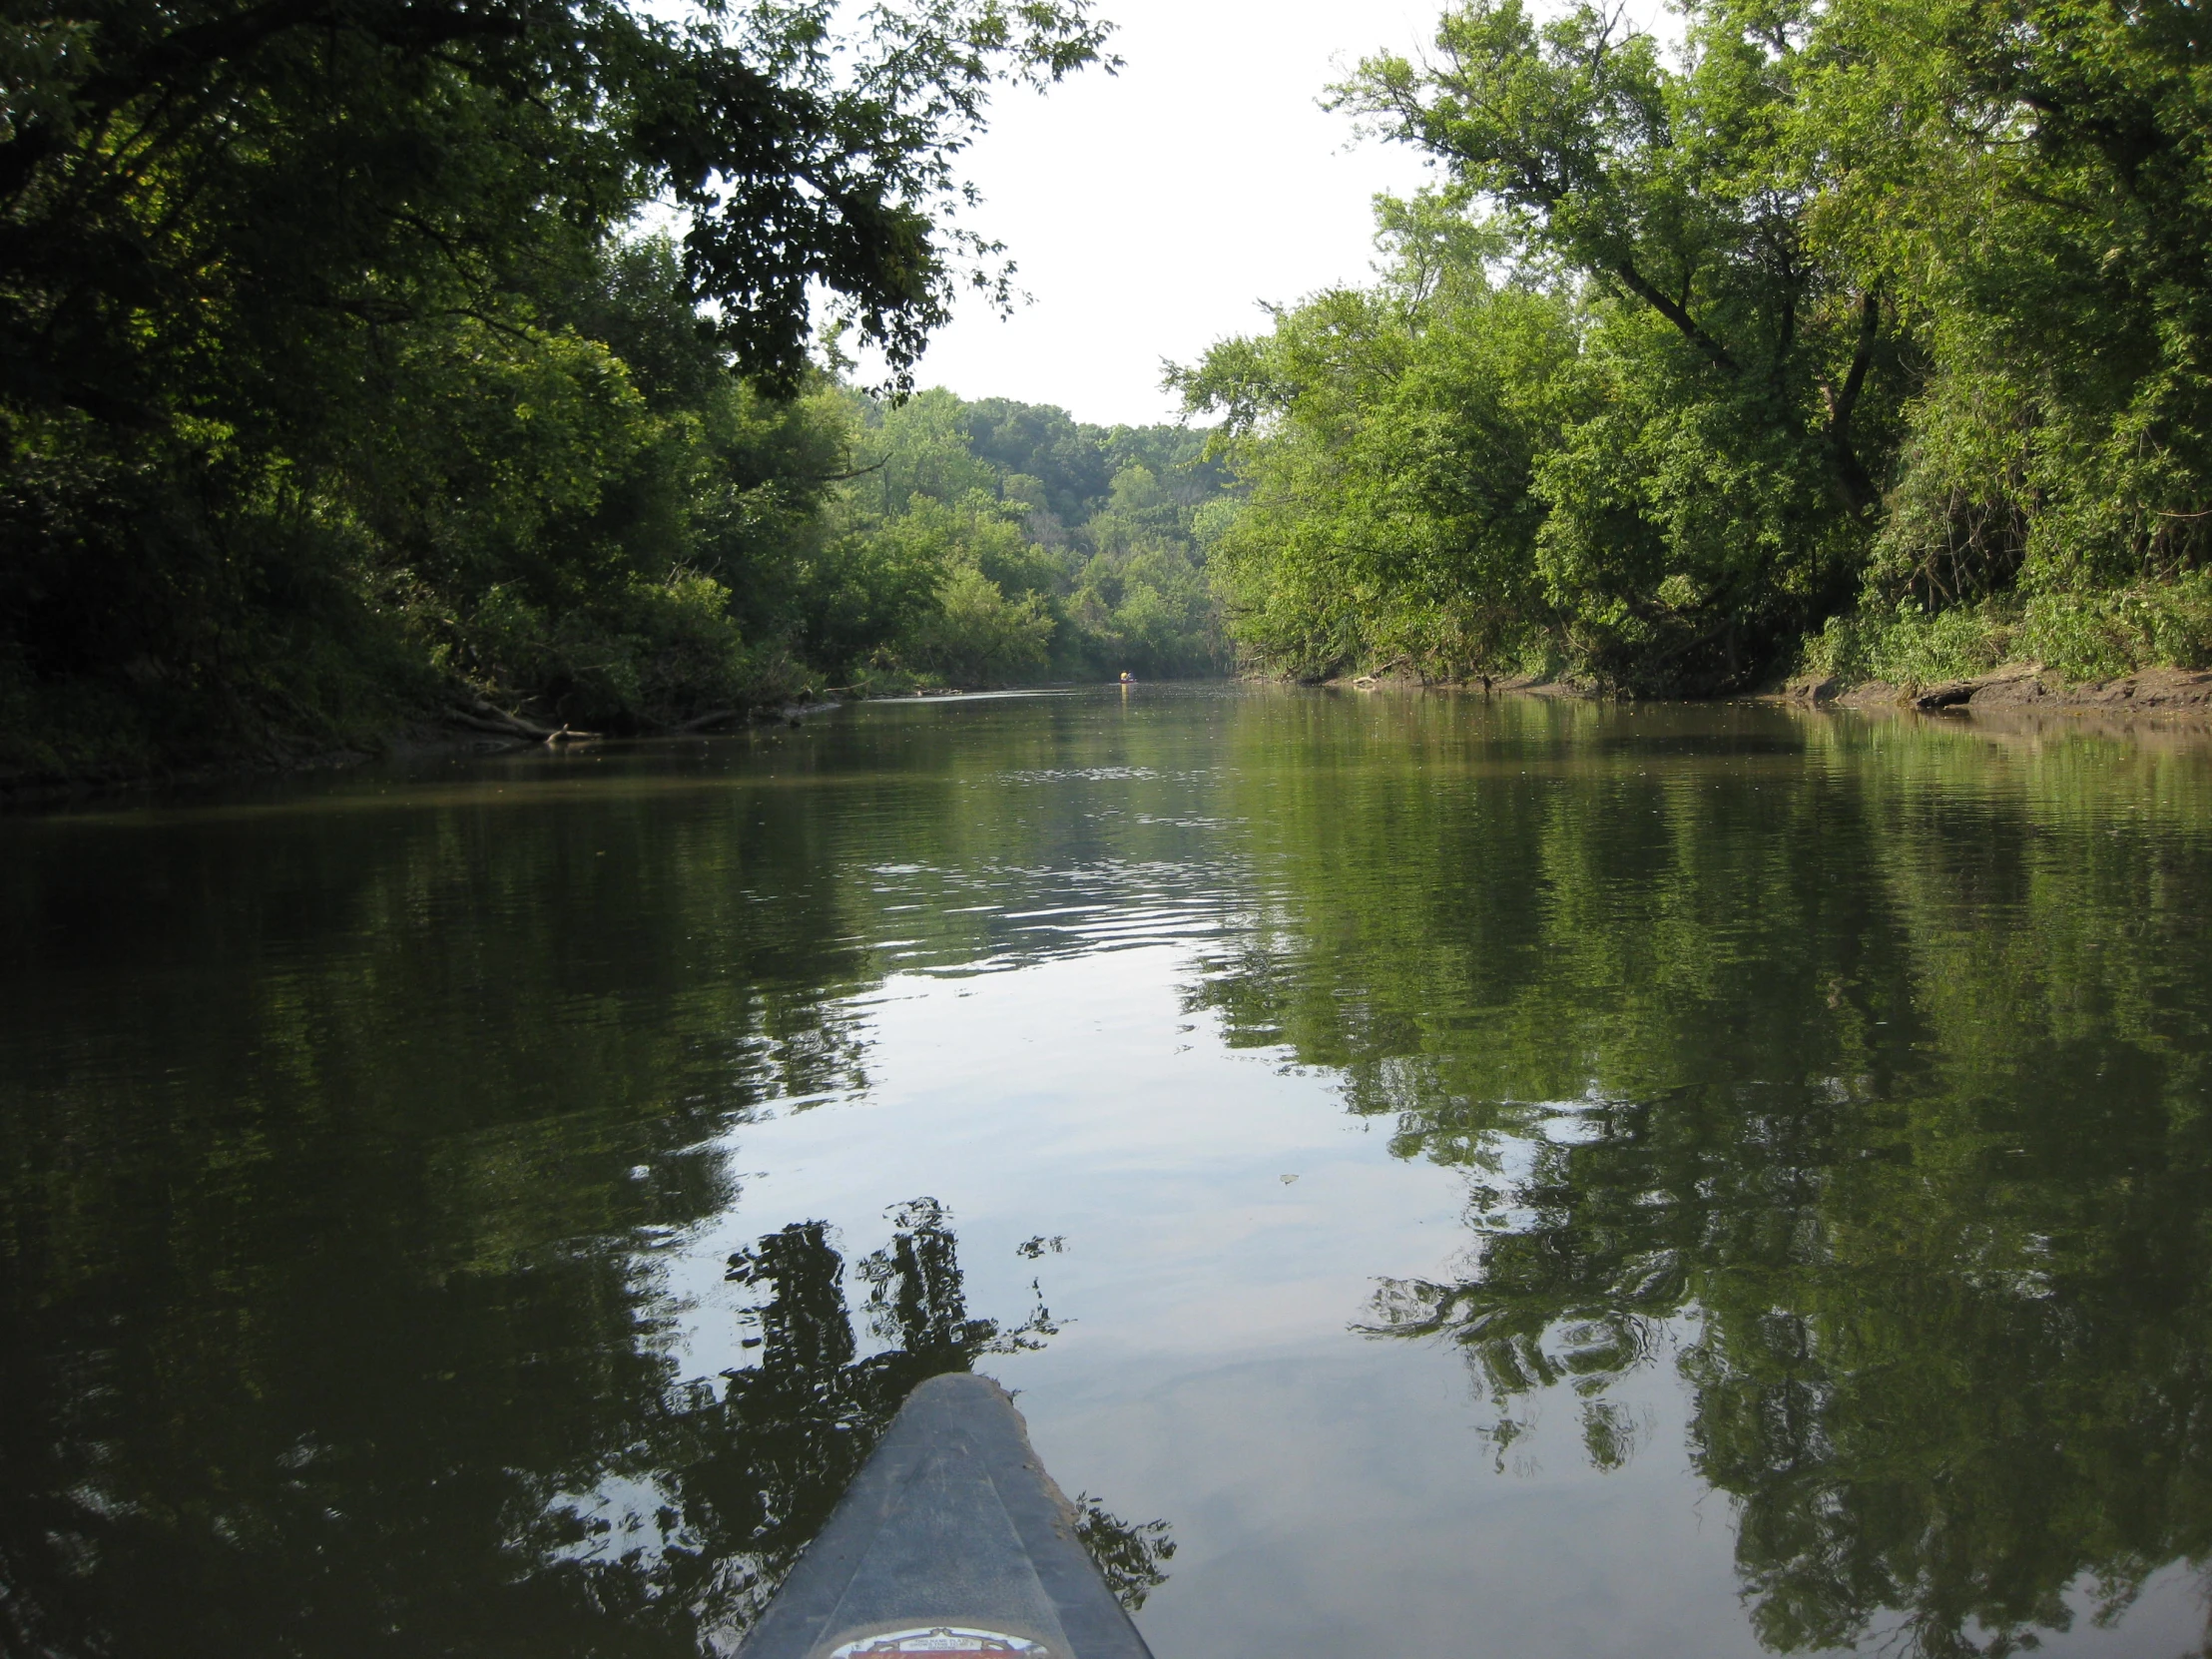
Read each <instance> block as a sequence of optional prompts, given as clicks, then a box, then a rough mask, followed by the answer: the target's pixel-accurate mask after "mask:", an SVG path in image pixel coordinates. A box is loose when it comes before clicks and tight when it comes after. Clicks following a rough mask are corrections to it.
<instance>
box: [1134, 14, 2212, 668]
mask: <svg viewBox="0 0 2212 1659" xmlns="http://www.w3.org/2000/svg"><path fill="white" fill-rule="evenodd" d="M1680 13H1681V17H1682V41H1681V47H1680V50H1679V51H1677V52H1669V51H1665V50H1663V49H1662V48H1661V47H1660V45H1659V44H1658V43H1656V42H1655V41H1653V40H1652V39H1651V38H1649V37H1648V36H1646V35H1643V34H1640V33H1637V32H1634V31H1633V30H1629V29H1624V28H1623V27H1622V26H1621V22H1620V15H1619V13H1618V12H1617V11H1613V10H1609V9H1604V8H1596V7H1590V6H1579V7H1574V8H1572V9H1564V10H1563V15H1559V16H1556V17H1555V18H1554V19H1553V20H1552V21H1549V22H1541V21H1539V20H1538V19H1537V18H1536V17H1535V16H1533V15H1532V14H1531V13H1530V11H1529V10H1528V9H1527V8H1526V7H1525V6H1523V5H1522V4H1521V3H1520V0H1472V3H1471V4H1466V5H1461V6H1456V7H1454V8H1453V9H1451V10H1450V11H1449V12H1447V13H1446V15H1445V16H1444V18H1443V20H1442V22H1441V24H1440V25H1439V27H1438V31H1437V34H1436V37H1435V49H1434V52H1433V54H1432V56H1430V57H1428V58H1427V59H1425V60H1424V61H1420V62H1414V61H1410V60H1407V59H1403V58H1397V57H1390V56H1384V57H1378V58H1372V59H1369V60H1367V61H1366V62H1364V63H1363V64H1361V66H1360V67H1359V69H1358V71H1357V72H1356V73H1355V74H1353V75H1352V76H1350V77H1349V78H1348V79H1347V80H1346V81H1345V82H1344V83H1343V84H1342V85H1341V86H1339V87H1338V88H1337V89H1336V90H1335V94H1334V96H1335V101H1336V103H1337V104H1338V106H1339V107H1341V108H1343V109H1345V110H1347V111H1349V112H1351V113H1352V114H1354V115H1355V116H1357V117H1358V118H1359V119H1361V120H1362V121H1364V122H1365V123H1367V124H1368V125H1369V126H1370V128H1371V129H1372V130H1373V131H1374V132H1376V133H1379V134H1380V135H1382V136H1383V137H1386V138H1388V139H1392V140H1395V141H1398V142H1401V143H1404V144H1408V145H1411V146H1413V147H1414V148H1416V149H1417V150H1419V151H1420V152H1422V153H1423V154H1424V155H1425V156H1426V157H1427V158H1428V159H1429V160H1430V161H1431V162H1433V164H1434V166H1435V168H1436V171H1437V181H1436V183H1435V185H1434V186H1433V187H1432V188H1431V189H1429V190H1427V191H1425V192H1423V193H1421V194H1419V195H1418V196H1417V197H1416V198H1415V199H1413V200H1410V201H1387V200H1386V201H1384V202H1383V203H1382V204H1381V242H1382V246H1383V250H1384V254H1385V260H1384V266H1385V269H1384V270H1383V274H1382V277H1381V280H1380V281H1378V282H1377V283H1376V284H1375V285H1373V286H1371V287H1366V288H1347V289H1342V290H1337V291H1331V292H1325V293H1321V294H1317V295H1315V296H1313V297H1311V298H1309V299H1308V300H1306V301H1305V302H1304V303H1302V304H1299V305H1297V306H1295V307H1292V308H1288V309H1285V310H1282V311H1279V312H1278V313H1277V315H1276V319H1275V324H1274V326H1273V328H1272V329H1270V330H1269V331H1268V332H1266V333H1265V334H1262V335H1260V336H1257V337H1254V338H1249V339H1238V340H1231V341H1226V342H1224V343H1222V344H1220V345H1218V346H1216V347H1215V348H1214V349H1213V350H1212V351H1210V352H1208V353H1207V354H1206V355H1205V357H1204V358H1203V360H1201V361H1199V362H1197V363H1195V364H1192V365H1190V366H1188V367H1186V368H1184V369H1183V370H1181V371H1179V373H1178V374H1177V376H1176V378H1177V380H1178V382H1179V383H1180V385H1181V387H1182V389H1183V392H1184V395H1185V397H1186V399H1187V400H1188V404H1189V407H1190V408H1191V409H1192V410H1193V411H1210V412H1213V413H1216V414H1218V415H1220V416H1222V417H1223V418H1224V422H1225V425H1224V440H1225V442H1226V443H1227V445H1228V446H1229V448H1230V451H1231V453H1232V454H1233V455H1234V457H1235V460H1236V464H1237V466H1238V468H1239V470H1240V471H1241V472H1242V473H1243V475H1244V477H1245V478H1246V479H1247V480H1249V483H1250V486H1251V491H1252V500H1251V504H1250V506H1249V508H1247V510H1246V511H1245V512H1243V513H1242V514H1241V515H1240V516H1239V517H1238V519H1237V520H1236V523H1235V525H1234V527H1233V528H1232V529H1231V531H1230V532H1229V534H1228V535H1227V536H1226V537H1225V539H1224V540H1223V542H1222V544H1221V547H1220V548H1219V550H1218V553H1217V561H1216V566H1215V568H1216V572H1217V577H1218V579H1219V580H1220V581H1221V582H1222V584H1223V587H1224V591H1225V594H1226V596H1227V599H1228V603H1229V605H1230V608H1231V613H1232V620H1233V626H1234V628H1235V630H1236V633H1237V635H1238V637H1239V639H1240V640H1241V641H1242V642H1243V643H1244V644H1245V646H1246V648H1247V649H1248V650H1249V651H1250V652H1251V653H1252V654H1254V655H1255V656H1256V657H1257V658H1258V659H1259V660H1260V661H1261V662H1263V663H1265V664H1268V665H1270V666H1272V667H1274V668H1277V669H1280V670H1283V671H1287V672H1291V673H1296V674H1302V675H1314V676H1319V675H1326V674H1330V673H1339V672H1344V671H1347V670H1351V669H1354V668H1368V669H1373V670H1378V671H1380V670H1382V669H1383V668H1385V667H1389V666H1393V665H1394V666H1401V667H1403V668H1406V669H1408V670H1411V671H1414V672H1418V673H1420V674H1423V675H1429V676H1440V677H1446V678H1452V677H1460V676H1467V675H1474V674H1495V673H1505V672H1512V671H1514V670H1534V671H1538V672H1548V673H1556V674H1562V675H1564V676H1566V677H1568V678H1572V679H1577V680H1580V681H1581V682H1583V683H1584V684H1587V685H1589V686H1591V687H1593V688H1596V689H1601V690H1612V691H1618V692H1625V693H1631V694H1682V693H1689V694H1699V693H1713V692H1725V691H1731V690H1741V689H1747V688H1751V687H1753V686H1756V685H1758V684H1759V683H1761V682H1762V681H1765V680H1767V679H1769V678H1770V677H1772V676H1775V675H1777V674H1778V673H1781V672H1784V671H1786V670H1788V669H1790V668H1792V667H1794V666H1800V665H1802V666H1804V667H1806V668H1809V669H1812V670H1816V671H1819V672H1824V673H1828V674H1833V675H1837V676H1840V677H1843V678H1863V677H1867V676H1880V677H1884V678H1889V679H1894V680H1898V681H1902V682H1906V683H1913V682H1916V681H1926V680H1929V679H1935V678H1945V677H1949V676H1952V675H1956V674H1961V673H1966V672H1972V671H1976V670H1980V669H1986V668H1989V667H1993V666H1995V665H1996V664H1997V663H1999V662H2002V661H2004V660H2007V659H2014V660H2018V659H2025V658H2033V659H2039V660H2041V661H2043V662H2044V663H2046V664H2047V665H2048V666H2050V667H2051V668H2053V669H2055V670H2057V671H2058V672H2060V673H2062V674H2064V675H2067V676H2070V677H2074V678H2091V677H2096V676H2102V675H2108V674H2112V673H2116V672H2119V671H2121V670H2124V669H2127V668H2130V667H2134V666H2137V665H2142V664H2152V663H2161V664H2172V665H2179V666H2184V667H2190V666H2203V665H2204V664H2206V663H2207V662H2208V661H2212V574H2208V573H2207V571H2206V568H2205V553H2206V549H2207V545H2208V544H2207V526H2208V524H2212V448H2208V445H2212V380H2208V378H2207V369H2208V366H2212V364H2208V359H2207V342H2208V334H2207V330H2208V328H2212V268H2208V265H2207V254H2206V250H2207V247H2208V246H2212V237H2208V231H2212V224H2208V221H2207V217H2206V209H2207V205H2208V203H2212V155H2208V148H2207V141H2208V137H2212V101H2208V99H2212V94H2208V93H2207V91H2206V88H2207V87H2208V86H2212V82H2208V81H2207V80H2206V79H2205V77H2204V74H2203V67H2204V64H2205V62H2206V53H2207V41H2206V36H2205V31H2204V26H2203V20H2202V17H2201V15H2200V14H2199V13H2198V12H2197V11H2196V10H2195V9H2194V8H2192V7H2190V6H2187V5H2183V4H2177V3H2174V0H2147V3H2145V4H2129V5H2117V4H2106V3H2103V0H1932V3H1925V0H1912V3H1910V4H1908V3H1903V0H1820V3H1800V0H1693V3H1691V4H1688V5H1685V6H1683V7H1682V8H1680Z"/></svg>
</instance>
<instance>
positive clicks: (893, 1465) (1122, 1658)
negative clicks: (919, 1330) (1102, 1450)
mask: <svg viewBox="0 0 2212 1659" xmlns="http://www.w3.org/2000/svg"><path fill="white" fill-rule="evenodd" d="M906 1654H927V1655H931V1656H932V1659H981V1656H983V1655H1000V1656H1003V1655H1020V1656H1021V1659H1151V1650H1150V1649H1149V1648H1147V1647H1146V1646H1145V1644H1144V1638H1143V1637H1141V1636H1139V1635H1138V1634H1137V1627H1136V1626H1135V1625H1133V1624H1131V1623H1130V1622H1129V1615H1128V1614H1127V1613H1125V1612H1124V1611H1122V1607H1121V1603H1120V1602H1118V1601H1116V1600H1115V1599H1114V1594H1113V1591H1111V1590H1110V1589H1108V1588H1107V1587H1106V1581H1105V1579H1104V1578H1102V1577H1101V1576H1100V1575H1099V1571H1098V1568H1097V1567H1096V1566H1095V1565H1093V1564H1092V1561H1091V1558H1090V1556H1089V1554H1088V1553H1086V1552H1085V1550H1084V1548H1083V1545H1082V1543H1081V1541H1080V1540H1079V1539H1078V1538H1077V1537H1076V1532H1075V1510H1074V1507H1073V1506H1072V1505H1071V1504H1070V1503H1069V1502H1068V1500H1067V1499H1066V1497H1064V1496H1063V1495H1062V1494H1061V1491H1060V1488H1059V1487H1058V1486H1056V1485H1054V1484H1053V1482H1052V1477H1051V1476H1050V1475H1049V1474H1047V1473H1045V1471H1044V1465H1043V1464H1042V1463H1040V1462H1039V1461H1038V1460H1037V1454H1036V1453H1035V1452H1034V1451H1032V1450H1030V1448H1029V1436H1028V1433H1027V1431H1026V1430H1025V1429H1024V1427H1023V1425H1022V1420H1021V1414H1020V1413H1019V1412H1017V1411H1016V1410H1015V1409H1014V1402H1013V1401H1012V1400H1011V1399H1009V1398H1008V1397H1007V1395H1006V1392H1005V1390H1004V1389H1002V1388H1001V1387H999V1385H998V1384H997V1383H993V1382H992V1381H991V1380H990V1379H989V1378H987V1377H970V1376H964V1375H963V1376H949V1377H933V1378H931V1379H930V1380H929V1381H928V1382H926V1383H922V1384H921V1385H920V1386H918V1387H917V1388H915V1389H914V1391H913V1392H912V1393H910V1394H908V1395H907V1396H906V1403H905V1404H904V1405H902V1406H901V1407H899V1412H898V1415H897V1416H896V1417H895V1418H894V1419H893V1420H892V1422H891V1425H890V1427H889V1428H888V1429H887V1430H885V1432H884V1434H883V1438H882V1440H881V1441H880V1443H878V1444H877V1446H876V1448H875V1451H874V1453H873V1455H871V1456H870V1457H869V1458H868V1460H867V1462H866V1463H865V1464H863V1465H862V1466H861V1469H860V1472H859V1474H858V1475H857V1476H855V1477H854V1479H853V1481H852V1485H851V1487H850V1489H848V1490H847V1491H846V1492H845V1494H844V1497H843V1499H842V1500H841V1501H840V1502H839V1503H838V1504H837V1507H836V1512H835V1513H834V1514H832V1515H831V1516H830V1523H829V1525H827V1526H825V1527H824V1528H823V1529H822V1532H821V1534H820V1535H819V1536H817V1537H816V1539H815V1541H814V1542H813V1543H811V1544H809V1545H808V1546H807V1551H806V1553H805V1554H804V1555H802V1556H801V1557H800V1558H799V1564H798V1566H796V1567H794V1568H793V1569H792V1574H791V1576H790V1577H789V1578H787V1579H786V1580H785V1581H784V1587H783V1588H782V1589H781V1590H779V1591H777V1593H776V1599H775V1600H774V1601H772V1602H770V1603H769V1609H768V1612H767V1613H766V1614H764V1615H763V1616H762V1619H761V1622H760V1623H759V1624H758V1625H756V1626H755V1627H754V1630H753V1634H752V1635H751V1636H750V1637H749V1638H748V1639H747V1641H746V1643H745V1645H744V1646H743V1647H742V1648H740V1649H739V1650H738V1659H894V1656H899V1655H906Z"/></svg>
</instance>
